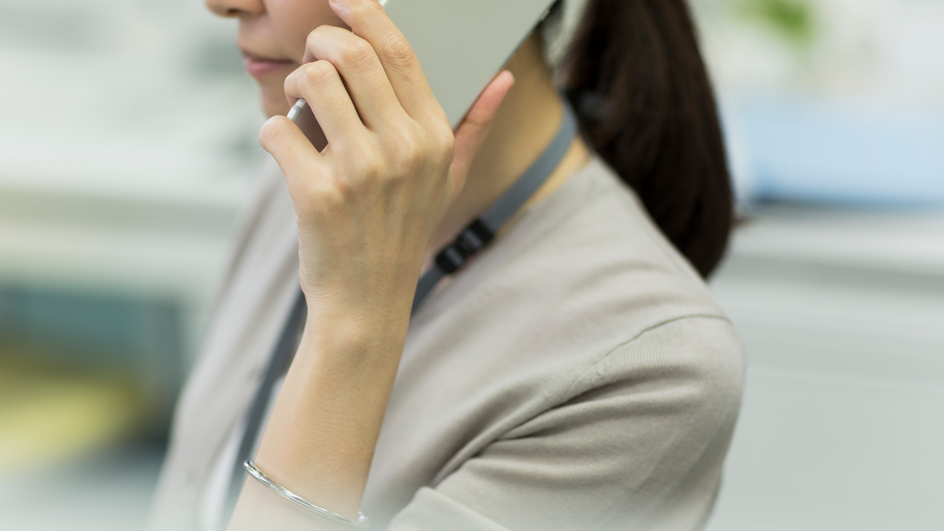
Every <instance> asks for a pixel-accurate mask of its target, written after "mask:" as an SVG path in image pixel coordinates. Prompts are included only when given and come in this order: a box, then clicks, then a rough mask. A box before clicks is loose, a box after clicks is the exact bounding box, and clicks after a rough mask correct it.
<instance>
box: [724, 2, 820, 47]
mask: <svg viewBox="0 0 944 531" xmlns="http://www.w3.org/2000/svg"><path fill="white" fill-rule="evenodd" d="M736 8H737V12H738V13H739V14H740V15H742V16H744V17H746V18H749V19H752V20H755V21H757V22H760V23H763V24H764V25H765V26H767V27H768V28H770V29H772V30H774V31H776V32H777V33H778V34H780V35H781V36H782V37H784V38H786V39H787V40H789V41H790V42H791V43H793V44H794V45H797V46H799V47H802V48H807V47H809V46H810V45H811V44H812V43H813V38H814V33H815V32H814V12H813V6H812V5H811V4H810V2H809V1H808V0H738V1H737V3H736Z"/></svg>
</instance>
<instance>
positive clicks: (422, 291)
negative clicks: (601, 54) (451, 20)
mask: <svg viewBox="0 0 944 531" xmlns="http://www.w3.org/2000/svg"><path fill="white" fill-rule="evenodd" d="M563 107H564V120H563V123H562V124H561V126H560V129H558V131H557V135H556V136H555V137H554V140H552V141H551V143H550V144H549V145H548V146H547V148H546V149H545V150H544V153H542V154H541V156H540V157H538V159H537V160H536V161H535V162H534V163H533V164H532V165H531V167H530V168H528V170H527V171H526V172H525V173H524V174H523V175H522V176H521V177H520V178H519V179H518V180H517V181H516V182H515V184H514V185H512V187H511V188H509V189H508V191H506V192H505V193H504V194H503V195H502V196H501V197H500V198H499V199H498V201H496V202H495V204H494V205H493V206H492V207H491V208H490V209H488V211H487V212H485V214H483V215H482V216H481V217H479V218H478V219H476V220H475V221H473V222H472V223H470V224H469V225H468V227H466V228H465V230H463V231H462V233H461V234H459V236H458V237H457V238H456V239H455V240H454V241H453V242H452V243H451V244H449V245H447V246H446V247H445V248H444V249H443V250H442V251H440V252H439V254H437V255H436V263H435V265H434V266H433V267H431V268H430V269H429V270H428V271H427V272H426V273H424V274H423V276H422V277H420V279H419V282H418V284H417V286H416V294H415V296H414V298H413V308H412V310H411V315H412V314H415V313H416V311H417V310H418V309H419V307H420V305H421V304H422V302H423V300H424V299H425V298H426V296H427V295H429V293H430V292H431V291H432V290H433V288H434V287H436V284H438V283H439V281H440V280H442V279H443V277H446V276H448V275H451V274H453V273H455V272H456V271H458V270H459V269H461V268H462V266H463V265H465V263H466V262H467V261H468V260H469V259H470V258H471V257H473V256H474V255H476V254H478V252H479V251H481V250H482V249H484V248H485V247H486V246H487V245H488V243H489V242H490V241H491V240H492V239H493V238H494V237H495V233H496V232H498V229H499V228H501V226H502V225H503V224H504V223H505V222H506V221H508V220H509V219H510V218H511V217H512V216H513V215H514V214H515V212H517V211H518V209H519V208H521V206H522V205H523V204H524V203H525V202H527V200H528V199H529V198H530V197H531V196H532V195H534V192H535V191H537V189H538V188H540V187H541V185H542V184H544V182H545V181H547V179H548V177H550V176H551V173H553V172H554V169H555V168H557V166H558V165H559V164H560V162H561V160H563V158H564V155H565V154H566V153H567V150H568V149H569V148H570V145H571V143H572V142H573V139H574V136H575V135H576V134H577V120H576V118H575V117H574V113H573V110H572V109H571V107H570V105H568V104H567V103H564V105H563ZM307 314H308V306H307V304H306V302H305V295H304V294H303V293H302V292H301V290H299V292H298V297H297V298H296V299H295V304H294V306H292V310H291V312H290V313H289V316H288V319H287V320H286V322H285V326H284V328H283V329H282V333H281V334H280V335H279V340H278V342H277V343H276V345H275V350H274V351H273V353H272V357H271V358H270V360H269V365H268V367H266V372H265V376H264V377H263V379H262V383H261V384H260V385H259V389H258V391H257V392H256V396H255V398H254V399H253V402H252V406H251V408H250V409H249V415H248V417H247V418H246V431H245V433H244V434H243V438H242V441H241V442H240V445H239V450H238V452H237V454H236V463H235V468H234V471H233V474H232V475H231V476H230V484H229V489H228V493H227V494H228V496H227V504H226V515H227V517H228V516H230V515H232V512H233V508H234V507H235V506H236V500H237V499H238V497H239V492H240V490H241V489H242V485H243V481H244V479H245V477H244V474H245V471H244V469H243V462H244V461H246V459H249V458H250V457H251V454H252V453H253V451H254V450H255V448H256V447H257V446H258V443H259V439H260V438H261V436H262V423H263V420H264V417H265V415H266V411H267V409H268V407H269V403H270V401H271V399H272V393H273V390H274V387H275V384H276V382H277V381H278V380H279V379H280V378H281V377H282V376H284V375H285V373H286V372H287V371H288V367H289V365H290V364H291V362H292V359H293V358H294V356H295V351H296V349H297V348H298V343H299V340H300V339H301V334H302V331H303V330H304V324H305V318H306V317H307Z"/></svg>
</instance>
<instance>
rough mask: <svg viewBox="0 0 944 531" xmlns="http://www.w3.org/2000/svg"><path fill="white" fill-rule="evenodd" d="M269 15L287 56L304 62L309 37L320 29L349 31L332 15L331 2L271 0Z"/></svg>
mask: <svg viewBox="0 0 944 531" xmlns="http://www.w3.org/2000/svg"><path fill="white" fill-rule="evenodd" d="M266 12H267V13H268V15H269V19H270V20H271V21H272V25H273V27H274V29H275V33H276V35H277V36H278V39H279V43H280V45H281V47H282V49H283V50H284V51H285V53H286V54H288V55H289V56H291V58H292V59H294V60H296V61H298V62H301V61H302V58H303V57H304V55H305V41H306V40H307V39H308V34H309V33H311V31H312V30H313V29H315V28H317V27H318V26H322V25H325V24H330V25H332V26H341V27H346V26H345V25H344V23H343V22H341V19H339V18H338V17H337V15H335V14H334V11H331V8H330V7H329V6H328V0H268V1H267V2H266Z"/></svg>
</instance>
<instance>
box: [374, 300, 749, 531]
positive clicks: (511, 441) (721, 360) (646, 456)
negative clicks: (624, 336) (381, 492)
mask: <svg viewBox="0 0 944 531" xmlns="http://www.w3.org/2000/svg"><path fill="white" fill-rule="evenodd" d="M743 374H744V356H743V349H742V347H741V343H740V341H739V340H738V338H737V336H736V334H735V332H734V330H733V328H732V327H731V325H730V323H729V322H728V321H726V320H724V319H723V318H719V317H712V316H706V317H699V316H693V317H685V318H681V319H677V320H674V321H670V322H666V323H662V324H660V325H658V326H655V327H653V328H651V329H649V330H647V331H645V332H643V333H642V334H640V335H638V336H637V337H635V338H633V339H632V340H630V341H627V342H625V343H623V344H621V345H619V346H617V347H616V348H614V349H613V350H611V351H610V352H608V353H607V354H606V355H605V356H603V357H601V358H600V359H598V360H596V361H593V362H592V363H591V365H590V366H589V367H588V369H587V370H586V371H584V372H583V373H582V374H577V375H575V377H574V380H573V382H572V384H571V385H570V387H569V388H567V389H566V390H565V393H563V395H562V396H563V398H564V400H562V401H561V402H560V403H559V405H557V406H555V407H553V408H551V409H548V410H546V411H545V412H543V413H541V414H540V415H537V416H535V417H534V418H532V419H530V420H528V421H527V422H524V423H522V424H520V425H518V426H517V427H515V428H514V429H512V430H510V431H508V432H507V433H505V434H504V435H503V436H501V437H500V438H498V439H496V440H495V441H493V442H492V443H491V444H489V445H488V446H486V447H485V448H484V449H483V450H482V451H481V452H479V453H478V454H476V455H475V456H474V457H472V458H470V459H468V460H467V461H466V462H464V463H463V464H462V466H460V467H459V468H458V469H456V471H455V472H453V473H452V474H450V475H449V476H447V477H446V478H445V479H443V480H442V481H441V482H440V483H439V484H438V485H435V486H430V487H425V488H423V489H420V490H419V491H418V492H417V493H416V494H415V496H414V497H413V499H412V501H411V502H410V503H409V504H408V505H407V506H406V507H405V508H404V509H403V510H402V511H400V512H399V513H398V514H397V515H396V516H395V518H394V519H393V520H392V522H391V524H390V526H389V527H388V530H389V531H427V530H433V529H450V530H468V531H492V530H496V531H497V530H506V529H507V530H514V531H517V530H532V529H533V530H538V529H540V530H544V531H556V530H560V531H571V530H574V531H575V530H581V531H583V530H590V529H600V530H604V529H605V530H609V529H666V530H669V529H671V530H692V529H700V528H701V527H702V526H703V525H704V522H705V520H706V519H707V517H708V515H709V514H710V512H711V509H712V506H713V504H714V499H715V496H716V493H717V489H718V487H719V484H720V479H721V469H722V465H723V462H724V457H725V454H726V453H727V449H728V446H729V444H730V440H731V435H732V432H733V429H734V424H735V421H736V419H737V414H738V410H739V407H740V400H741V392H742V386H743Z"/></svg>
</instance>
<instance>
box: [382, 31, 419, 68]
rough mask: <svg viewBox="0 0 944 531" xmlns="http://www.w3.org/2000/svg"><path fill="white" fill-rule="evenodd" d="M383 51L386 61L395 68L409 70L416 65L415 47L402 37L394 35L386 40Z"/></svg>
mask: <svg viewBox="0 0 944 531" xmlns="http://www.w3.org/2000/svg"><path fill="white" fill-rule="evenodd" d="M381 49H382V50H383V52H382V53H383V56H384V59H386V60H387V63H388V64H390V65H391V66H392V67H394V68H397V69H400V70H408V69H410V68H412V67H413V66H414V65H415V64H416V55H415V54H414V53H413V47H411V46H410V43H408V42H407V41H406V39H404V38H403V37H402V36H400V35H392V36H389V37H387V38H386V39H384V41H383V44H382V47H381Z"/></svg>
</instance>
